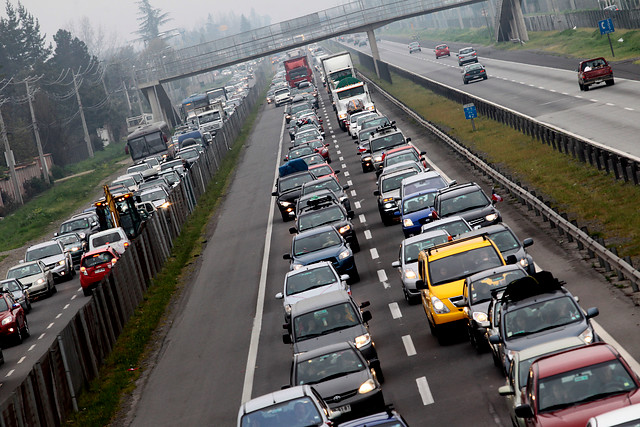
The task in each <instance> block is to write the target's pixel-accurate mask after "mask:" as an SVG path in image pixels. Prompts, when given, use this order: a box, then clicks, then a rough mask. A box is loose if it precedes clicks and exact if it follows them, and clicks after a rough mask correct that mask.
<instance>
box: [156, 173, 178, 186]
mask: <svg viewBox="0 0 640 427" xmlns="http://www.w3.org/2000/svg"><path fill="white" fill-rule="evenodd" d="M160 178H161V179H163V180H165V181H166V182H167V183H168V184H169V187H170V188H175V187H177V186H178V185H179V184H180V173H179V172H178V171H176V170H173V169H171V170H168V171H164V172H160Z"/></svg>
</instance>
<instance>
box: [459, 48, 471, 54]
mask: <svg viewBox="0 0 640 427" xmlns="http://www.w3.org/2000/svg"><path fill="white" fill-rule="evenodd" d="M472 52H473V49H472V48H470V47H469V48H466V49H460V54H461V55H464V54H467V53H472Z"/></svg>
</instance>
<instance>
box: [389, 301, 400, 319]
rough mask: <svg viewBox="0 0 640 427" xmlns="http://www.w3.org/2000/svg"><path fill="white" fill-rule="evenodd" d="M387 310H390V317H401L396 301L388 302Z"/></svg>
mask: <svg viewBox="0 0 640 427" xmlns="http://www.w3.org/2000/svg"><path fill="white" fill-rule="evenodd" d="M389 310H390V311H391V317H393V318H394V319H399V318H401V317H402V313H401V312H400V307H398V303H397V302H392V303H390V304H389Z"/></svg>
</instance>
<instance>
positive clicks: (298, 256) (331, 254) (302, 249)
mask: <svg viewBox="0 0 640 427" xmlns="http://www.w3.org/2000/svg"><path fill="white" fill-rule="evenodd" d="M283 258H284V259H288V260H290V261H291V266H290V268H291V270H295V269H297V268H300V267H301V266H303V265H307V264H312V263H314V262H319V261H329V262H331V263H332V264H333V267H334V268H335V269H336V271H337V272H338V274H348V275H349V281H350V282H351V283H353V282H357V281H359V280H360V275H359V274H358V269H357V268H356V262H355V259H354V257H353V251H352V250H351V248H350V247H349V245H347V243H346V241H345V240H344V238H343V237H342V236H341V235H340V233H339V232H338V231H337V230H336V229H335V228H334V227H333V226H331V225H326V226H322V227H316V228H312V229H311V230H307V231H304V232H302V233H300V234H296V235H295V236H294V237H293V241H292V243H291V253H290V254H285V255H283Z"/></svg>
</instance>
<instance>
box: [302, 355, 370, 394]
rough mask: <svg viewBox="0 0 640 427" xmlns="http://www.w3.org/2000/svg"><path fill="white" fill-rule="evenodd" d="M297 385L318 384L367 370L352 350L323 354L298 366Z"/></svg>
mask: <svg viewBox="0 0 640 427" xmlns="http://www.w3.org/2000/svg"><path fill="white" fill-rule="evenodd" d="M295 369H296V372H295V376H296V385H303V384H317V383H319V382H322V381H328V380H331V379H333V378H339V377H344V376H345V375H349V374H353V373H355V372H360V371H363V370H365V369H367V366H366V364H365V363H364V362H363V361H362V360H361V359H360V358H359V357H358V355H357V354H356V353H355V351H354V350H352V349H351V348H349V349H346V350H341V351H336V352H333V353H328V354H323V355H322V356H318V357H314V358H313V359H308V360H303V361H302V362H300V363H297V364H296V367H295Z"/></svg>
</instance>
